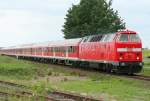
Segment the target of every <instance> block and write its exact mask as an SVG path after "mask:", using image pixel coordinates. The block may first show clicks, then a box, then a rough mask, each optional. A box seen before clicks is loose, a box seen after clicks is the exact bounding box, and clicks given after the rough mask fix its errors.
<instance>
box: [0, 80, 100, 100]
mask: <svg viewBox="0 0 150 101" xmlns="http://www.w3.org/2000/svg"><path fill="white" fill-rule="evenodd" d="M0 87H5V88H7V89H8V91H7V90H6V91H5V90H4V91H1V90H0V99H7V98H9V97H16V98H30V99H33V101H40V99H44V101H102V100H97V99H94V98H90V97H87V96H81V95H77V94H73V93H68V92H62V91H53V92H50V93H48V94H47V95H46V96H44V95H36V94H34V93H32V92H31V91H29V90H26V89H28V88H29V87H27V86H24V85H19V84H16V83H11V82H6V81H0ZM12 89H13V90H15V91H13V92H12V91H9V90H12Z"/></svg>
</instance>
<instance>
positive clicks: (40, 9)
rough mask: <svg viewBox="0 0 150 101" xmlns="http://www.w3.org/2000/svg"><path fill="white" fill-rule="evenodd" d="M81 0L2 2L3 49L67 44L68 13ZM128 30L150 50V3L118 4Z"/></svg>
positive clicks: (132, 0) (115, 5) (120, 0)
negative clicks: (56, 41) (19, 46)
mask: <svg viewBox="0 0 150 101" xmlns="http://www.w3.org/2000/svg"><path fill="white" fill-rule="evenodd" d="M78 3H79V0H0V47H1V46H3V47H4V46H12V45H17V44H25V43H35V42H36V43H37V42H45V41H52V40H63V34H62V32H61V29H62V26H63V24H64V21H65V20H64V18H65V15H66V13H67V10H68V9H69V8H70V7H71V6H72V4H78ZM113 8H114V9H115V10H118V11H119V14H120V16H121V17H122V18H123V19H124V21H125V22H126V25H127V28H128V29H131V30H135V31H137V32H138V33H139V35H140V37H141V38H142V40H143V46H144V47H149V48H150V33H149V32H150V28H148V27H150V20H149V19H150V18H149V17H150V1H149V0H114V2H113Z"/></svg>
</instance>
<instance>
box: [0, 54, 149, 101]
mask: <svg viewBox="0 0 150 101" xmlns="http://www.w3.org/2000/svg"><path fill="white" fill-rule="evenodd" d="M147 66H149V64H147ZM147 73H148V72H147ZM0 80H5V81H10V82H15V83H18V84H23V85H26V86H28V87H30V88H31V89H30V90H31V91H32V92H33V93H34V94H40V95H47V93H48V92H50V91H52V90H54V89H56V90H62V91H69V92H74V93H80V94H82V95H88V96H93V97H95V98H98V99H104V100H106V101H111V100H114V101H149V99H150V86H149V85H150V82H146V81H140V80H133V79H128V78H124V77H119V76H112V75H106V74H101V73H98V72H90V71H84V70H79V69H75V68H64V67H63V66H57V65H50V64H42V63H37V62H30V61H25V60H17V59H15V58H11V57H7V56H0ZM0 87H1V86H0ZM0 91H7V89H5V88H2V89H1V88H0ZM8 91H9V90H8ZM9 92H15V91H14V89H11V90H10V91H9ZM10 99H11V100H10V101H13V100H14V101H32V100H33V99H29V100H28V99H25V100H24V99H21V100H20V99H18V98H15V97H12V98H10Z"/></svg>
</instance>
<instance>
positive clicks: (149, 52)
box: [143, 50, 150, 58]
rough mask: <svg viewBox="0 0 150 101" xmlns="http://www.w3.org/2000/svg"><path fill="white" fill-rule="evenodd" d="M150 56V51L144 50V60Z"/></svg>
mask: <svg viewBox="0 0 150 101" xmlns="http://www.w3.org/2000/svg"><path fill="white" fill-rule="evenodd" d="M148 56H150V50H143V58H146V57H148Z"/></svg>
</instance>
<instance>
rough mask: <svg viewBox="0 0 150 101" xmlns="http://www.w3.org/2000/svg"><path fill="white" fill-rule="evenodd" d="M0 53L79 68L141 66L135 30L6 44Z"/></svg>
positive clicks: (115, 69) (134, 68) (136, 68)
mask: <svg viewBox="0 0 150 101" xmlns="http://www.w3.org/2000/svg"><path fill="white" fill-rule="evenodd" d="M0 53H1V54H3V55H8V56H15V57H17V58H28V59H35V60H36V59H38V60H47V61H49V62H52V63H61V64H65V65H74V66H81V67H83V68H91V67H92V66H93V68H98V70H103V71H106V72H116V73H127V74H134V73H139V72H141V71H142V68H143V62H142V41H141V39H140V37H139V36H138V33H137V32H135V31H130V30H122V31H118V32H115V33H108V34H97V35H90V36H85V37H83V38H76V39H66V40H63V41H53V42H44V43H36V44H25V45H18V46H13V47H6V48H2V49H1V50H0Z"/></svg>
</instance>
